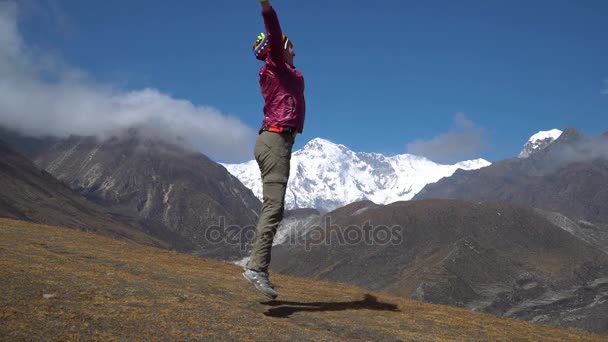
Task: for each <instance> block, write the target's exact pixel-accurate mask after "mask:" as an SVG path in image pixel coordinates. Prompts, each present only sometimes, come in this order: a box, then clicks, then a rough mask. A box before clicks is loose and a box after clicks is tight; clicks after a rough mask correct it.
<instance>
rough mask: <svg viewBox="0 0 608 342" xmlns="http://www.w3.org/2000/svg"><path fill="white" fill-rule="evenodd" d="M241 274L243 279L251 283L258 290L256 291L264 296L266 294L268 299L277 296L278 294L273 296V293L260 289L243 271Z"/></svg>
mask: <svg viewBox="0 0 608 342" xmlns="http://www.w3.org/2000/svg"><path fill="white" fill-rule="evenodd" d="M242 275H243V278H245V280H247V281H248V282H249V283H250V284H251V285H253V287H255V289H256V290H258V292H261V293H262V294H263V295H264V296H266V297H268V298H270V299H275V298H277V297H278V296H279V295H278V294H277V295H274V296H273V295H271V294H269V293H266V292H264V291H263V290H261V289H260V288H259V287H258V284H256V283H255V281H253V280H251V279H249V278H248V277H247V276H246V275H245V274H244V273H242Z"/></svg>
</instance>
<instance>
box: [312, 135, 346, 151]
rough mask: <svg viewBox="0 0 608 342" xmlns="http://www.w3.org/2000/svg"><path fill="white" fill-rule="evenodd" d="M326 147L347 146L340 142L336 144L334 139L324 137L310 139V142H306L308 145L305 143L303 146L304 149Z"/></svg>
mask: <svg viewBox="0 0 608 342" xmlns="http://www.w3.org/2000/svg"><path fill="white" fill-rule="evenodd" d="M324 147H332V148H336V147H346V146H344V145H340V144H336V143H334V142H332V141H329V140H327V139H323V138H319V137H317V138H314V139H312V140H310V141H309V142H307V143H306V145H304V147H303V148H302V149H303V150H307V149H319V148H324Z"/></svg>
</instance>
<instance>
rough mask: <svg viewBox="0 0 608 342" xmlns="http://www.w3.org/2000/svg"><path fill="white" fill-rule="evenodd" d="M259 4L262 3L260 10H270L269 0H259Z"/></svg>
mask: <svg viewBox="0 0 608 342" xmlns="http://www.w3.org/2000/svg"><path fill="white" fill-rule="evenodd" d="M259 1H260V5H262V11H264V12H266V11H268V10H270V1H269V0H259Z"/></svg>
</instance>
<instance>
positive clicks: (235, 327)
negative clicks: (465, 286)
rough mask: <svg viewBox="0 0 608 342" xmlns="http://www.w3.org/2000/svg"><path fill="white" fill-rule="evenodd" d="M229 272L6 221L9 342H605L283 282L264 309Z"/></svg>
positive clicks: (2, 225)
mask: <svg viewBox="0 0 608 342" xmlns="http://www.w3.org/2000/svg"><path fill="white" fill-rule="evenodd" d="M240 272H241V269H240V268H238V267H235V266H232V265H229V264H225V263H221V262H215V261H212V260H207V259H202V258H197V257H194V256H188V255H183V254H179V253H176V252H171V251H165V250H160V249H157V248H151V247H145V246H141V245H138V244H132V243H126V242H121V241H114V240H111V239H108V238H105V237H102V236H98V235H95V234H87V233H83V232H77V231H73V230H67V229H64V228H57V227H49V226H40V225H34V224H29V223H24V222H18V221H12V220H6V219H0V291H1V292H2V294H3V295H2V297H1V298H0V317H2V324H0V336H2V337H3V339H7V340H46V339H49V338H52V339H57V340H81V339H84V340H92V339H95V340H104V341H107V340H115V339H117V340H216V341H217V340H271V341H275V340H276V341H304V340H314V341H352V340H367V341H370V340H386V341H430V340H432V341H454V340H484V341H501V340H508V341H515V340H518V341H519V340H526V341H543V340H551V341H600V340H602V338H603V337H602V336H597V335H592V334H589V333H585V332H582V331H579V330H574V329H568V330H566V329H558V328H553V327H548V326H544V325H537V324H531V323H527V322H522V321H516V320H511V319H499V318H496V317H493V316H490V315H485V314H481V313H474V312H469V311H465V310H461V309H456V308H451V307H445V306H440V305H432V304H426V303H422V302H418V301H414V300H408V299H404V298H398V297H392V296H389V295H386V294H380V293H373V292H368V291H364V290H361V289H357V288H352V287H347V286H343V285H338V284H331V283H324V282H315V281H309V280H304V279H298V278H292V277H288V276H283V275H276V276H275V278H274V281H275V283H276V284H277V285H278V286H280V287H279V289H280V291H281V292H282V296H281V297H279V299H278V300H274V301H267V300H265V299H263V297H261V296H260V295H259V294H258V293H257V292H255V291H254V290H253V289H251V286H250V285H249V284H248V283H246V282H245V281H244V280H243V279H242V277H241V275H240ZM311 289H312V291H311Z"/></svg>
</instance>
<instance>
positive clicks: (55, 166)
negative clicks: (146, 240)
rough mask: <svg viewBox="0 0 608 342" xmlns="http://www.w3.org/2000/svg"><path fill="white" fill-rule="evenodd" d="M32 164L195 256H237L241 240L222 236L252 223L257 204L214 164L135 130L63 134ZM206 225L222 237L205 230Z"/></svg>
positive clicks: (240, 255)
mask: <svg viewBox="0 0 608 342" xmlns="http://www.w3.org/2000/svg"><path fill="white" fill-rule="evenodd" d="M36 162H37V164H38V165H40V166H41V167H43V168H44V169H45V170H47V171H48V172H50V173H51V174H53V175H54V176H55V177H57V178H58V179H60V180H62V181H64V182H66V183H67V184H68V185H69V186H70V187H71V188H72V189H75V190H77V191H79V192H80V193H82V194H83V195H85V196H86V197H87V198H89V199H91V200H93V201H95V202H97V203H99V204H101V205H103V206H105V207H106V208H108V209H109V210H111V211H113V212H116V213H121V214H122V215H126V216H130V217H134V218H136V219H137V220H138V221H140V222H142V224H143V225H144V226H145V227H146V228H147V230H148V231H149V232H150V233H151V234H153V235H154V236H157V237H158V238H160V239H162V240H164V241H167V242H169V243H171V244H172V245H174V246H176V247H177V248H179V249H180V250H182V251H188V252H193V253H196V254H200V255H207V256H213V257H217V258H222V259H238V258H241V257H242V256H243V255H244V253H245V249H244V244H245V242H246V241H237V242H236V243H228V241H227V238H229V237H228V236H227V235H226V234H227V233H228V232H229V228H231V227H232V228H235V227H236V228H238V231H240V230H242V229H244V228H246V227H253V226H254V225H255V223H256V220H257V214H258V212H259V208H260V202H259V201H258V199H257V198H255V197H254V196H253V194H252V193H251V191H250V190H249V189H247V188H245V187H244V186H243V185H242V184H241V183H240V182H239V181H238V180H237V179H236V178H234V177H233V176H231V175H230V174H229V173H228V172H226V170H225V169H224V168H223V167H222V166H220V165H218V164H217V163H215V162H213V161H211V160H209V159H208V158H207V157H205V156H204V155H202V154H200V153H198V152H194V151H189V150H187V149H186V148H184V147H181V146H179V145H177V144H172V143H168V142H164V141H163V140H160V139H158V138H154V137H148V136H145V135H144V134H142V133H141V132H139V131H136V130H131V131H129V132H127V134H125V136H122V137H114V138H111V139H108V140H105V141H98V140H96V139H95V138H91V137H71V138H70V139H67V140H64V141H62V142H60V143H57V144H55V145H52V146H51V147H50V148H49V149H48V150H46V151H44V152H43V153H42V154H40V155H39V156H38V158H36ZM214 227H219V228H220V229H219V232H220V233H221V234H222V235H220V236H215V237H214V236H208V234H209V232H211V230H210V229H211V228H214ZM239 243H240V244H239Z"/></svg>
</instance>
